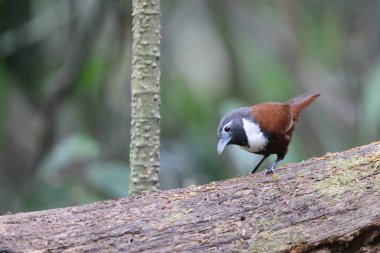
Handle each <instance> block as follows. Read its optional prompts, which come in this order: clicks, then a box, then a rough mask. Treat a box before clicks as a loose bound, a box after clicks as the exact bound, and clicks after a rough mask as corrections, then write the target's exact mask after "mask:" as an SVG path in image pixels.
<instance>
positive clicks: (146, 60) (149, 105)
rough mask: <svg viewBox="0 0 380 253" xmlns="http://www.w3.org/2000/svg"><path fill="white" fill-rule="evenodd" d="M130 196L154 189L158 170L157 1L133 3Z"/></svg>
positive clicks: (158, 46)
mask: <svg viewBox="0 0 380 253" xmlns="http://www.w3.org/2000/svg"><path fill="white" fill-rule="evenodd" d="M132 5H133V13H132V16H133V28H132V32H133V44H132V78H131V94H132V99H131V101H132V102H131V103H132V117H131V118H132V120H131V145H130V164H131V178H130V179H131V180H130V181H131V182H130V193H131V194H140V193H147V192H152V191H156V190H158V171H159V167H160V154H159V146H160V102H161V101H160V84H159V80H160V39H161V34H160V29H161V24H160V1H159V0H133V3H132Z"/></svg>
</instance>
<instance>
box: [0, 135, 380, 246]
mask: <svg viewBox="0 0 380 253" xmlns="http://www.w3.org/2000/svg"><path fill="white" fill-rule="evenodd" d="M90 251H91V252H114V251H119V252H184V251H185V252H380V142H375V143H372V144H369V145H366V146H362V147H357V148H354V149H351V150H348V151H345V152H341V153H333V154H326V156H324V157H321V158H312V159H310V160H307V161H303V162H301V163H297V164H287V165H284V166H282V167H281V168H279V170H278V171H277V173H276V174H274V175H272V176H265V177H264V176H263V175H262V174H261V173H258V174H255V175H247V176H243V177H237V178H233V179H229V180H225V181H220V182H212V183H210V184H207V185H201V186H191V187H188V188H185V189H176V190H169V191H163V192H157V193H152V194H147V195H141V196H135V197H129V198H123V199H118V200H109V201H103V202H98V203H93V204H89V205H84V206H75V207H68V208H61V209H52V210H45V211H38V212H30V213H18V214H8V215H3V216H0V252H8V253H11V252H90Z"/></svg>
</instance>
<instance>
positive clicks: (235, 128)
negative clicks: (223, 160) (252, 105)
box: [218, 107, 250, 155]
mask: <svg viewBox="0 0 380 253" xmlns="http://www.w3.org/2000/svg"><path fill="white" fill-rule="evenodd" d="M249 115H250V109H249V108H248V107H244V108H239V109H236V110H234V111H232V112H229V113H228V114H226V115H225V116H224V117H223V118H222V120H221V121H220V123H219V127H218V154H219V155H220V154H221V153H222V152H223V150H224V148H225V147H226V146H227V145H230V144H235V145H239V146H243V147H245V146H247V145H248V139H247V134H246V132H245V129H244V125H243V119H244V118H247V117H249Z"/></svg>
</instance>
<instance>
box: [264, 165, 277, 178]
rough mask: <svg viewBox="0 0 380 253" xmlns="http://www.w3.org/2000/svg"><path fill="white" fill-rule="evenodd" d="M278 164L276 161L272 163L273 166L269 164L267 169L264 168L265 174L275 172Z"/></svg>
mask: <svg viewBox="0 0 380 253" xmlns="http://www.w3.org/2000/svg"><path fill="white" fill-rule="evenodd" d="M276 164H277V163H276V162H274V163H272V165H271V166H269V167H268V168H266V169H265V170H264V176H266V175H269V174H274V172H275V169H276Z"/></svg>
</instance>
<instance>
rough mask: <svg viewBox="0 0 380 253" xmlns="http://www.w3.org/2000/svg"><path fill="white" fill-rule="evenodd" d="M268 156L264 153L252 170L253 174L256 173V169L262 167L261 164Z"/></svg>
mask: <svg viewBox="0 0 380 253" xmlns="http://www.w3.org/2000/svg"><path fill="white" fill-rule="evenodd" d="M267 158H268V156H267V155H264V156H263V158H261V160H260V161H259V162H258V163H257V164H256V166H255V167H254V168H253V170H252V171H251V174H253V173H255V172H256V170H257V169H258V168H259V167H260V165H261V164H262V163H263V162H264V161H265V159H267Z"/></svg>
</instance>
